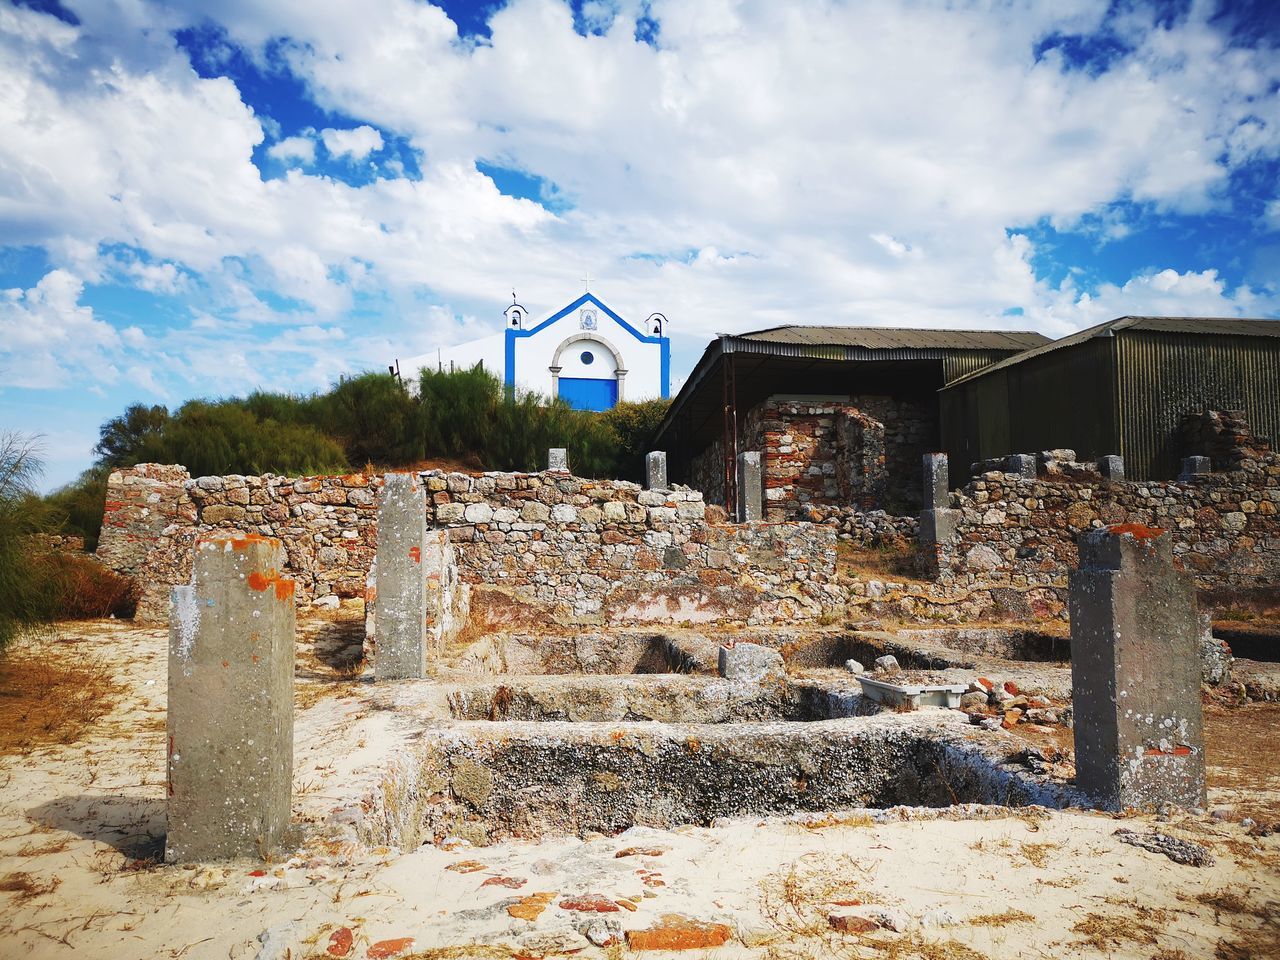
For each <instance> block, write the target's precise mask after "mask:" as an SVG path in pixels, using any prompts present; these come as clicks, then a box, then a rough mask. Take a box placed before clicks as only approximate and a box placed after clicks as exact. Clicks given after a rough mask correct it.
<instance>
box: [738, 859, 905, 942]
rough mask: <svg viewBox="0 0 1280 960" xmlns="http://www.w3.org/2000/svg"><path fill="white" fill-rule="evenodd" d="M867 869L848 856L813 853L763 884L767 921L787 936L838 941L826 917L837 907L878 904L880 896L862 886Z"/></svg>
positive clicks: (761, 905) (764, 910) (762, 904)
mask: <svg viewBox="0 0 1280 960" xmlns="http://www.w3.org/2000/svg"><path fill="white" fill-rule="evenodd" d="M866 873H867V868H866V867H865V866H864V865H863V864H861V863H859V862H858V861H857V860H855V859H854V858H853V857H849V856H839V857H833V856H829V855H827V854H820V853H812V854H808V855H806V856H804V857H801V858H800V859H799V860H797V861H795V862H794V863H791V864H789V865H788V866H787V867H786V868H785V869H784V870H781V871H779V872H778V873H775V874H772V875H770V876H769V877H766V878H765V880H764V881H763V882H762V883H761V884H760V910H761V913H762V914H763V915H764V918H765V920H767V921H768V923H769V925H770V926H772V927H773V928H774V929H775V930H777V931H778V933H779V934H782V935H784V936H786V937H787V938H788V939H793V938H807V939H814V940H820V941H824V942H825V941H827V940H831V941H832V942H839V941H841V940H843V939H844V935H837V934H833V933H832V931H831V926H830V924H829V923H828V922H827V916H828V914H829V913H830V912H831V908H832V907H834V906H841V905H843V906H852V905H857V904H864V903H876V902H878V901H879V900H880V899H881V898H880V896H879V895H878V894H876V893H874V892H873V891H870V890H867V889H865V888H863V887H862V886H861V883H862V881H863V880H864V879H865V876H866Z"/></svg>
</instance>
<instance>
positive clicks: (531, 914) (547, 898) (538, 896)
mask: <svg viewBox="0 0 1280 960" xmlns="http://www.w3.org/2000/svg"><path fill="white" fill-rule="evenodd" d="M554 898H555V892H554V891H552V892H551V893H531V894H529V896H527V897H521V898H520V900H519V901H517V902H516V903H513V904H511V906H509V907H507V914H508V916H512V917H515V918H516V919H517V920H537V919H538V917H540V916H542V911H544V910H546V909H547V905H548V904H550V903H551V901H552V900H553V899H554Z"/></svg>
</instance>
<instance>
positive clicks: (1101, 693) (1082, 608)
mask: <svg viewBox="0 0 1280 960" xmlns="http://www.w3.org/2000/svg"><path fill="white" fill-rule="evenodd" d="M1079 546H1080V567H1079V569H1077V570H1073V571H1071V578H1070V598H1069V604H1068V605H1069V609H1070V614H1071V691H1072V705H1073V712H1074V715H1075V747H1076V783H1077V785H1078V786H1079V787H1080V789H1081V790H1083V791H1084V792H1085V793H1087V794H1089V795H1090V796H1092V797H1093V798H1094V799H1095V800H1096V801H1097V802H1098V804H1099V805H1100V806H1101V807H1103V808H1105V809H1112V810H1115V809H1121V808H1124V807H1137V808H1152V807H1157V806H1159V805H1161V804H1165V803H1171V804H1175V805H1178V806H1184V807H1199V806H1203V805H1204V803H1205V773H1204V731H1203V723H1204V721H1203V715H1202V712H1201V708H1200V669H1201V668H1200V655H1199V628H1198V625H1197V619H1196V598H1195V588H1194V587H1193V586H1192V583H1191V580H1190V578H1188V577H1187V576H1185V575H1184V574H1182V573H1180V572H1179V571H1178V570H1177V569H1175V568H1174V566H1173V548H1172V538H1171V537H1170V536H1169V535H1168V534H1167V533H1166V532H1165V531H1163V530H1160V529H1158V528H1155V527H1144V526H1141V525H1138V524H1117V525H1115V526H1111V527H1104V528H1102V529H1101V530H1092V531H1090V532H1088V533H1085V534H1083V535H1082V536H1081V537H1080V541H1079Z"/></svg>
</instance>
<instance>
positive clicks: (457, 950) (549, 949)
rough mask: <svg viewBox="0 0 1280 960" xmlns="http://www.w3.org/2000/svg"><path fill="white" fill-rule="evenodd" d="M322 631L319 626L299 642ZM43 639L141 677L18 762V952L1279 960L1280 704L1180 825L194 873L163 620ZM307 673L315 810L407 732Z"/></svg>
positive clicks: (9, 951) (1089, 822) (1255, 724)
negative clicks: (177, 843)
mask: <svg viewBox="0 0 1280 960" xmlns="http://www.w3.org/2000/svg"><path fill="white" fill-rule="evenodd" d="M326 629H327V628H326V626H325V625H324V624H318V625H312V626H310V627H305V628H304V629H303V630H302V636H303V638H304V639H303V643H307V642H309V640H311V639H314V638H315V637H316V636H317V634H318V633H323V631H324V630H326ZM46 643H48V644H49V647H48V649H50V650H53V651H55V652H56V655H58V656H69V657H72V658H75V657H83V656H88V655H94V656H98V657H101V658H103V659H104V660H105V661H106V662H107V664H108V665H109V667H110V669H111V671H112V672H113V673H114V674H115V676H116V677H117V678H118V679H119V680H120V682H121V683H122V685H123V692H122V693H121V695H120V696H119V698H118V700H117V702H116V705H115V707H114V709H113V710H112V711H111V713H110V714H108V715H107V716H106V717H105V718H104V719H103V720H102V721H99V722H98V723H97V724H95V725H94V727H93V730H92V733H91V734H90V735H88V736H84V737H82V738H79V739H77V740H75V741H74V742H71V743H66V744H55V745H48V746H43V747H39V748H36V749H27V750H24V751H20V752H18V753H11V754H10V755H6V756H3V757H0V957H2V958H8V957H73V956H74V957H94V958H96V957H111V958H130V957H139V958H142V957H148V958H152V957H189V958H204V957H209V958H215V957H216V958H253V957H264V958H266V957H272V958H274V957H286V956H287V957H290V958H297V957H303V956H313V955H314V956H334V955H339V954H341V952H342V951H343V949H346V950H347V953H346V955H347V956H351V957H361V958H364V957H381V956H415V955H416V956H428V957H439V958H443V957H471V956H493V957H542V956H562V955H568V954H574V955H582V956H591V955H598V956H621V955H623V954H627V953H630V952H632V950H633V948H634V949H636V950H637V952H639V948H641V947H644V946H651V945H661V944H663V943H667V944H672V943H679V944H681V945H693V944H701V946H700V947H698V948H695V949H689V950H685V951H682V952H680V953H671V954H670V955H671V956H694V957H702V956H709V957H737V956H753V957H770V958H779V960H781V958H793V957H794V958H807V957H828V956H833V957H881V956H883V957H922V958H925V960H933V958H937V960H981V958H984V957H985V958H992V960H997V958H1013V957H1027V958H1031V957H1046V956H1051V957H1068V956H1070V957H1076V956H1080V957H1095V956H1096V957H1115V958H1121V957H1124V958H1128V957H1135V958H1144V960H1146V958H1151V960H1174V958H1188V960H1190V958H1209V957H1221V958H1226V960H1239V958H1246V957H1280V834H1269V835H1265V836H1259V835H1257V834H1259V833H1261V832H1263V831H1260V830H1258V828H1256V827H1255V828H1254V829H1253V831H1252V834H1251V833H1250V831H1249V829H1248V823H1247V821H1246V823H1244V824H1242V823H1241V822H1239V820H1240V817H1241V816H1245V815H1248V816H1251V817H1253V818H1254V819H1263V821H1264V822H1266V819H1265V818H1271V819H1274V820H1280V765H1278V764H1277V762H1276V761H1277V759H1278V758H1280V751H1277V749H1276V747H1275V738H1276V734H1277V733H1280V707H1277V706H1276V705H1274V704H1273V705H1265V704H1264V705H1256V706H1245V707H1241V708H1236V709H1233V710H1230V711H1226V710H1223V709H1221V708H1210V710H1209V713H1208V715H1207V716H1208V719H1209V730H1210V743H1209V757H1210V763H1211V790H1210V800H1211V802H1210V809H1211V810H1212V811H1213V814H1207V815H1198V816H1193V815H1185V814H1177V815H1175V816H1174V817H1173V818H1172V819H1170V820H1168V821H1163V822H1161V821H1157V820H1156V818H1153V817H1131V818H1125V819H1123V820H1121V819H1118V818H1115V817H1111V816H1107V815H1099V814H1090V813H1080V812H1055V813H1044V812H1035V811H1010V810H1003V809H998V808H976V809H972V810H968V811H964V812H961V813H959V814H952V815H947V816H943V817H939V816H938V815H937V814H936V813H932V812H927V811H926V812H923V813H919V814H918V815H912V814H910V813H909V812H908V813H906V814H904V815H905V816H907V819H903V820H900V821H894V822H886V823H875V822H874V821H873V820H872V819H871V818H869V817H867V816H865V815H837V816H832V817H828V818H818V819H816V820H814V819H813V818H810V819H809V821H800V820H796V819H783V818H778V819H770V820H764V821H761V820H754V819H753V820H736V821H731V822H728V823H725V824H722V825H717V826H715V827H711V828H683V829H680V830H675V831H656V830H648V829H642V828H637V829H633V830H631V831H628V832H627V833H625V834H623V835H621V836H617V837H604V836H592V837H587V838H581V839H580V838H566V839H562V840H555V841H547V842H543V843H538V844H535V843H527V842H506V843H502V844H498V845H495V846H491V847H486V848H482V849H453V850H442V849H437V848H435V847H423V848H421V849H419V850H415V851H411V852H407V853H403V854H401V853H398V852H396V851H390V850H381V851H373V852H367V851H356V850H352V849H342V848H337V847H332V846H329V847H326V846H325V845H323V844H320V843H318V842H317V843H315V844H313V845H312V846H311V847H309V848H307V849H304V850H302V851H300V852H299V854H298V855H297V856H295V857H293V858H291V859H290V860H288V861H286V862H281V863H274V864H265V865H264V864H260V863H253V862H248V861H246V862H237V863H233V864H224V865H218V866H213V867H201V868H191V867H171V866H163V865H158V864H156V863H155V862H154V861H155V858H157V857H158V855H159V854H160V852H161V843H162V836H163V830H164V803H163V794H164V735H163V722H164V700H165V664H166V661H165V644H166V635H165V632H164V631H163V630H154V629H135V628H133V627H131V626H130V625H128V624H123V623H115V622H104V623H92V624H76V625H64V627H63V628H62V629H61V631H60V637H59V638H58V639H57V640H53V641H46ZM298 675H299V691H298V702H299V706H300V712H299V714H298V720H297V728H296V738H297V749H298V760H297V765H296V778H295V794H296V796H297V800H296V804H295V818H296V819H298V820H303V821H305V820H309V819H314V818H315V817H317V816H319V815H321V814H322V813H323V811H324V810H325V809H327V808H328V807H329V806H330V805H331V804H332V803H333V802H335V801H337V800H340V799H341V798H343V797H344V796H346V795H347V793H348V792H347V791H345V790H344V785H345V784H347V783H348V782H349V778H350V777H351V776H352V774H353V771H355V770H357V769H358V767H359V765H360V759H359V758H360V756H361V755H362V754H363V753H364V752H366V751H367V750H368V748H369V741H370V739H371V738H377V739H379V740H380V741H383V742H384V741H385V740H386V739H388V738H394V737H395V736H396V735H397V727H396V720H395V718H394V717H387V716H385V715H381V716H370V715H369V711H366V710H365V709H364V707H363V703H364V701H363V700H362V696H361V685H360V684H359V683H358V682H354V681H352V680H350V679H343V678H341V677H340V676H339V675H338V674H336V673H335V672H334V671H332V670H331V669H329V668H327V667H325V666H323V665H322V664H320V663H319V662H318V661H316V660H314V658H311V657H309V656H301V657H300V659H299V670H298ZM3 692H4V691H2V690H0V695H3ZM384 745H385V744H384ZM1214 814H1216V815H1214ZM1118 828H1127V829H1130V830H1133V831H1136V832H1138V833H1146V832H1149V831H1151V830H1153V829H1159V830H1161V831H1164V832H1167V833H1168V834H1171V835H1173V836H1176V837H1180V838H1184V839H1188V840H1193V841H1196V842H1198V843H1200V844H1203V845H1204V846H1205V847H1207V848H1208V849H1209V850H1210V852H1211V853H1212V855H1213V857H1214V858H1215V863H1214V864H1213V865H1212V866H1206V867H1193V866H1182V865H1178V864H1175V863H1173V862H1172V861H1170V860H1169V859H1167V858H1166V857H1165V856H1163V855H1161V854H1158V853H1152V852H1148V851H1146V850H1142V849H1137V848H1135V847H1132V846H1129V845H1126V844H1123V843H1121V842H1120V841H1119V839H1118V837H1116V836H1115V831H1116V830H1117V829H1118ZM671 915H678V916H680V917H682V918H684V919H682V920H673V919H670V917H671ZM664 918H667V919H665V920H664ZM864 928H865V929H864ZM894 928H897V929H894ZM344 931H346V932H344ZM646 931H649V933H648V935H647V936H646ZM628 932H630V938H629V939H628V937H627V934H628ZM348 936H349V939H350V946H349V947H347V946H346V944H347V942H348ZM587 937H591V940H589V939H587ZM726 938H727V940H726ZM611 939H613V940H618V941H619V942H618V943H616V944H614V945H607V944H608V941H610V940H611ZM592 940H594V941H596V942H598V943H602V944H606V946H603V947H597V946H593V945H592ZM722 940H725V942H723V943H721V942H720V941H722ZM410 941H411V942H410ZM331 948H332V950H331ZM644 954H645V955H648V956H654V957H662V956H665V955H667V952H666V951H659V950H654V951H648V950H645V951H644Z"/></svg>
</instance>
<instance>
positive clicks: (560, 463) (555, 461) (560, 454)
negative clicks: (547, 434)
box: [547, 447, 569, 473]
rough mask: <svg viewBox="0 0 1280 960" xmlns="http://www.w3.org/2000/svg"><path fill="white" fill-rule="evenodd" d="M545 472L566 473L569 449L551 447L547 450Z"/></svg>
mask: <svg viewBox="0 0 1280 960" xmlns="http://www.w3.org/2000/svg"><path fill="white" fill-rule="evenodd" d="M547 472H548V473H568V472H569V451H568V450H566V449H565V448H564V447H552V448H551V449H550V450H548V451H547Z"/></svg>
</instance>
